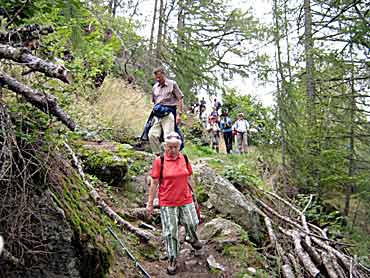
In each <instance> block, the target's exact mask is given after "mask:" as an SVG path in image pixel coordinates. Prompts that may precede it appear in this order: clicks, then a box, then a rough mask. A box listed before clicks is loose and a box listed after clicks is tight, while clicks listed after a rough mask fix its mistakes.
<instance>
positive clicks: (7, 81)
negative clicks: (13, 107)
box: [0, 70, 76, 130]
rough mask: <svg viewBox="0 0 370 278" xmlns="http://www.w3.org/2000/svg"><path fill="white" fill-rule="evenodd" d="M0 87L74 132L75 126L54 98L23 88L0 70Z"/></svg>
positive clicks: (22, 85)
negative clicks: (51, 116)
mask: <svg viewBox="0 0 370 278" xmlns="http://www.w3.org/2000/svg"><path fill="white" fill-rule="evenodd" d="M0 87H5V88H7V89H9V90H11V91H13V92H15V93H17V94H19V95H21V96H23V97H24V98H25V99H26V100H27V101H28V102H29V103H31V104H32V105H34V106H36V107H37V108H39V109H40V110H41V111H43V112H45V113H47V114H51V115H53V116H55V117H56V118H57V119H58V120H59V121H61V122H62V123H64V124H65V125H66V126H67V127H68V128H69V129H71V130H74V129H75V127H76V124H75V123H74V121H73V120H72V119H71V118H70V117H69V115H68V114H67V113H66V112H64V111H63V109H62V108H60V107H59V105H58V103H57V100H56V98H55V97H54V96H53V95H50V94H47V93H41V92H39V91H36V90H32V89H31V88H29V87H27V86H25V85H24V84H22V83H20V82H18V81H17V80H16V79H14V78H12V77H10V76H8V75H7V74H6V73H4V72H2V71H1V70H0Z"/></svg>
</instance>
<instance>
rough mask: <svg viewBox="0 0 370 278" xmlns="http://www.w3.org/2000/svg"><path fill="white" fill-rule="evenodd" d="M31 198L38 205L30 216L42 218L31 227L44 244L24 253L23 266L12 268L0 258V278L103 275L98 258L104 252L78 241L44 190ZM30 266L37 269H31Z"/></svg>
mask: <svg viewBox="0 0 370 278" xmlns="http://www.w3.org/2000/svg"><path fill="white" fill-rule="evenodd" d="M33 198H34V202H35V203H37V204H41V205H40V206H39V207H38V208H37V209H36V210H35V211H34V215H35V217H37V218H38V219H40V220H41V221H42V223H43V225H39V226H37V227H35V230H34V231H33V232H34V233H35V236H37V238H38V241H39V242H40V243H39V244H43V245H44V249H43V253H40V254H35V255H32V254H25V258H24V266H22V265H19V266H17V268H16V269H14V268H13V267H12V265H11V263H10V262H8V261H6V260H3V258H2V259H1V260H0V273H1V275H0V277H7V278H54V277H55V278H56V277H65V278H67V277H68V278H84V277H89V278H90V277H91V278H92V277H95V278H97V277H103V275H104V272H105V270H104V269H103V267H102V263H103V261H102V260H101V258H102V257H103V255H104V254H103V253H102V252H101V251H100V250H99V249H97V248H96V247H94V246H91V245H88V244H85V243H84V242H82V241H81V240H80V238H79V237H78V235H77V234H76V233H75V232H74V231H73V229H72V228H71V226H70V224H69V223H68V221H67V220H66V219H65V216H64V215H62V214H61V213H60V211H58V209H57V208H58V207H57V204H56V203H55V202H54V201H53V200H52V197H51V195H50V194H48V193H46V194H44V195H43V196H42V197H41V198H40V197H38V196H36V195H35V196H33ZM59 209H60V208H59ZM34 265H37V266H38V268H32V266H34ZM41 266H42V267H41ZM4 273H5V274H4ZM3 275H4V276H3Z"/></svg>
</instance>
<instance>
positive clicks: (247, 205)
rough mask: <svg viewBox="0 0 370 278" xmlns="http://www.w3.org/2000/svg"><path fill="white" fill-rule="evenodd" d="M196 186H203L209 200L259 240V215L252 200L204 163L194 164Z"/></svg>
mask: <svg viewBox="0 0 370 278" xmlns="http://www.w3.org/2000/svg"><path fill="white" fill-rule="evenodd" d="M193 172H194V177H195V181H196V186H202V187H203V188H204V191H205V192H206V193H207V194H208V197H209V199H208V201H209V202H210V203H211V204H212V205H213V207H214V208H215V209H216V210H217V211H218V212H220V213H222V214H224V215H226V216H229V217H231V218H232V219H233V220H234V221H235V222H236V223H238V224H240V225H241V226H242V227H243V228H245V229H246V231H247V232H248V234H249V235H250V236H251V237H252V238H253V239H254V240H257V241H258V240H259V216H258V214H257V213H256V211H255V209H256V206H255V204H254V203H253V201H252V200H250V199H249V198H247V197H246V196H244V195H243V194H242V193H241V192H240V191H238V190H237V189H236V188H235V186H234V185H233V184H231V183H230V182H229V181H228V180H226V179H225V178H223V177H221V176H220V175H218V174H217V173H216V172H215V171H214V170H213V169H211V168H210V167H208V166H207V165H205V164H204V163H198V164H195V165H193Z"/></svg>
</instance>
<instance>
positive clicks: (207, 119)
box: [141, 68, 249, 275]
mask: <svg viewBox="0 0 370 278" xmlns="http://www.w3.org/2000/svg"><path fill="white" fill-rule="evenodd" d="M153 73H154V76H155V79H156V81H157V82H156V83H155V85H154V86H153V90H152V101H153V105H154V106H153V109H152V111H151V114H150V116H149V118H148V120H147V122H146V124H145V127H144V132H143V134H142V136H141V139H142V140H145V141H149V144H150V147H151V150H152V152H153V153H154V154H155V156H156V157H155V159H154V162H153V167H152V170H151V173H150V185H149V190H148V191H149V195H148V202H147V214H148V216H149V218H151V216H152V213H153V209H154V199H155V198H156V196H158V201H159V207H160V215H161V222H162V233H163V237H164V242H165V246H166V251H167V257H168V266H167V273H168V274H170V275H174V274H176V260H177V257H178V255H179V248H180V241H179V230H178V226H179V224H182V225H183V226H184V227H185V232H186V235H185V241H187V242H188V243H189V244H190V245H191V246H192V247H193V248H194V249H195V250H200V249H201V248H202V243H201V242H200V240H199V239H198V236H197V232H196V230H197V226H198V224H199V221H200V211H199V206H198V204H197V202H196V198H195V196H194V190H193V183H192V179H191V175H192V167H191V163H190V162H189V160H188V158H187V156H186V155H185V154H182V153H181V150H182V148H183V147H184V140H183V136H182V134H181V132H180V129H179V124H180V123H181V115H182V114H183V109H184V102H183V96H184V95H183V93H182V92H181V90H180V88H179V86H178V85H177V83H176V82H175V81H174V80H170V79H168V78H167V77H166V73H165V70H164V69H163V68H157V69H155V70H154V72H153ZM206 109H207V107H206V101H205V100H204V98H203V99H202V100H201V101H200V103H199V105H194V106H193V107H192V110H193V111H192V113H196V114H197V115H199V118H200V120H201V121H202V122H203V124H204V128H205V129H206V130H207V131H208V132H209V133H210V135H211V144H212V147H214V148H215V149H216V150H217V151H219V141H220V140H219V138H220V132H222V133H223V135H224V140H225V144H226V148H227V152H228V153H231V151H232V142H233V135H236V139H237V142H238V146H239V152H240V153H243V152H246V148H247V131H248V129H249V124H248V122H247V121H246V120H245V119H244V115H243V113H239V115H238V119H237V120H236V121H235V122H234V123H233V122H232V120H231V119H230V117H228V114H227V112H226V111H224V112H223V113H222V114H221V115H219V111H220V109H221V104H220V102H218V101H217V99H215V100H214V103H213V111H212V113H211V114H210V115H209V116H208V115H207V113H206Z"/></svg>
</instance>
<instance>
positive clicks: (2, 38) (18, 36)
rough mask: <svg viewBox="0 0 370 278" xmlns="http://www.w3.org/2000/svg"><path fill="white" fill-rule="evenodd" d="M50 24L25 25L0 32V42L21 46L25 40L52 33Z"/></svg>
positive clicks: (36, 38)
mask: <svg viewBox="0 0 370 278" xmlns="http://www.w3.org/2000/svg"><path fill="white" fill-rule="evenodd" d="M53 32H54V29H53V28H52V27H51V26H40V25H38V24H31V25H26V26H23V27H20V28H17V29H13V30H11V31H9V32H0V42H1V43H6V44H10V45H14V46H23V45H24V43H25V42H28V41H32V40H38V39H40V37H41V36H43V35H47V34H50V33H53Z"/></svg>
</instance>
